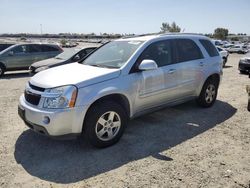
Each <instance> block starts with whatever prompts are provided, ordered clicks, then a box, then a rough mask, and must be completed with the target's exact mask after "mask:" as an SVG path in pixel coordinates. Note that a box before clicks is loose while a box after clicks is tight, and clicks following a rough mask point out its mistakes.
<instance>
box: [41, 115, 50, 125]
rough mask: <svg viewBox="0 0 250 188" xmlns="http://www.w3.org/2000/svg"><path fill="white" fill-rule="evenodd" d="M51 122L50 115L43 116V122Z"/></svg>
mask: <svg viewBox="0 0 250 188" xmlns="http://www.w3.org/2000/svg"><path fill="white" fill-rule="evenodd" d="M49 122H50V119H49V117H48V116H44V118H43V123H45V124H49Z"/></svg>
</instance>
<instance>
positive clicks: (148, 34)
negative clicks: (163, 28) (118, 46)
mask: <svg viewBox="0 0 250 188" xmlns="http://www.w3.org/2000/svg"><path fill="white" fill-rule="evenodd" d="M159 34H160V33H147V34H141V35H130V36H124V37H122V39H127V38H134V37H144V36H150V35H159Z"/></svg>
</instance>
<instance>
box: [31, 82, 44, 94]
mask: <svg viewBox="0 0 250 188" xmlns="http://www.w3.org/2000/svg"><path fill="white" fill-rule="evenodd" d="M29 86H30V88H31V89H34V90H37V91H41V92H44V91H45V89H44V88H42V87H37V86H34V85H32V84H31V83H29Z"/></svg>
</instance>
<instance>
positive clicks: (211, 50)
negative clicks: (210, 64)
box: [199, 39, 219, 57]
mask: <svg viewBox="0 0 250 188" xmlns="http://www.w3.org/2000/svg"><path fill="white" fill-rule="evenodd" d="M199 41H200V43H201V44H202V46H203V47H204V48H205V49H206V51H207V53H208V54H209V56H210V57H215V56H219V53H218V51H217V49H216V48H215V46H214V45H213V44H212V42H210V41H209V40H205V39H200V40H199Z"/></svg>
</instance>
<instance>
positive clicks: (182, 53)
mask: <svg viewBox="0 0 250 188" xmlns="http://www.w3.org/2000/svg"><path fill="white" fill-rule="evenodd" d="M174 41H175V47H176V63H180V62H185V61H192V60H196V59H202V58H203V55H202V53H201V50H200V48H199V47H198V46H197V45H196V44H195V42H194V41H192V40H190V39H175V40H174Z"/></svg>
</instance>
